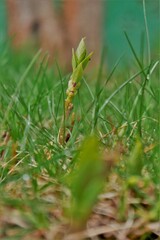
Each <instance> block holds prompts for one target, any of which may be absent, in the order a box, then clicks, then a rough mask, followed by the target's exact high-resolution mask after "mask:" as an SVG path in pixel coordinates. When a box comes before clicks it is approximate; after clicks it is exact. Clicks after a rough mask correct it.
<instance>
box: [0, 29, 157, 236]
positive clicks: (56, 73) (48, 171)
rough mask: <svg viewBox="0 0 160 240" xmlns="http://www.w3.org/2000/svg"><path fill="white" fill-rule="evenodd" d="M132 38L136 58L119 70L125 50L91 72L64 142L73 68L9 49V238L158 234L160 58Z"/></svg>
mask: <svg viewBox="0 0 160 240" xmlns="http://www.w3.org/2000/svg"><path fill="white" fill-rule="evenodd" d="M125 36H126V40H127V42H128V44H129V46H130V49H131V52H132V53H133V56H134V60H135V61H133V62H131V63H130V64H128V66H126V70H125V71H124V70H123V71H120V70H119V69H118V68H119V65H118V64H119V62H120V61H123V58H122V59H120V60H119V61H118V62H117V63H116V64H115V66H113V68H112V70H111V72H108V71H107V70H106V68H105V64H104V58H103V57H102V61H101V63H100V66H99V71H98V73H97V76H95V75H94V76H93V74H92V71H90V72H88V73H87V74H86V76H85V77H84V78H83V79H82V85H81V87H80V89H79V91H78V94H77V95H76V96H75V98H74V100H73V102H74V112H75V122H74V126H73V130H72V132H71V137H70V139H69V141H68V142H67V143H66V144H65V145H63V146H62V145H61V144H59V141H58V133H59V129H60V128H61V119H62V117H63V116H64V99H65V96H66V95H65V91H66V89H67V85H68V80H69V77H70V76H69V75H65V74H63V73H62V71H61V68H60V66H59V65H58V63H57V64H55V65H54V66H50V67H49V66H48V64H47V61H48V60H47V56H44V57H43V58H42V54H41V53H40V52H38V53H36V54H35V56H34V57H32V58H31V57H28V56H27V55H26V54H24V55H18V54H15V53H14V52H12V51H11V50H9V48H8V47H5V48H4V49H3V52H2V54H1V57H0V109H1V111H0V134H1V135H0V137H1V140H0V152H1V153H0V154H1V155H0V226H1V228H0V238H1V239H3V240H7V239H87V237H88V238H89V239H94V237H96V236H97V238H96V239H101V237H103V238H104V239H111V237H112V239H120V237H121V239H122V236H124V238H123V239H125V238H126V236H128V237H129V239H156V237H157V238H158V234H159V233H158V231H159V230H160V224H159V221H160V195H159V188H160V182H159V179H160V162H159V134H160V131H159V90H160V88H159V82H158V75H159V73H158V65H159V61H158V60H157V59H153V60H152V61H150V58H151V56H150V50H148V54H149V56H148V58H147V59H145V57H143V60H140V59H141V58H140V57H139V56H138V54H137V53H136V51H135V49H134V46H133V45H132V43H131V41H130V39H129V36H128V35H127V33H125ZM148 42H149V41H148ZM40 56H41V57H40ZM117 70H119V71H117ZM69 127H70V126H66V128H68V131H69ZM85 229H88V231H85ZM121 234H123V235H121Z"/></svg>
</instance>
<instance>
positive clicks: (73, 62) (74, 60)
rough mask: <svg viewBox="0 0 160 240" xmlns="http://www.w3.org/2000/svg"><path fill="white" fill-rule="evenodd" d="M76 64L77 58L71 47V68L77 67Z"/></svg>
mask: <svg viewBox="0 0 160 240" xmlns="http://www.w3.org/2000/svg"><path fill="white" fill-rule="evenodd" d="M77 65H78V59H77V56H76V53H75V52H74V49H73V48H72V68H73V70H74V69H75V68H76V67H77Z"/></svg>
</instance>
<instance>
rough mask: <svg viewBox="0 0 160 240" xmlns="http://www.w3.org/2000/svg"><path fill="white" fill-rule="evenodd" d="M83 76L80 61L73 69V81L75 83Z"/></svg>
mask: <svg viewBox="0 0 160 240" xmlns="http://www.w3.org/2000/svg"><path fill="white" fill-rule="evenodd" d="M82 76H83V68H82V63H80V64H79V65H78V66H77V68H76V69H75V70H74V71H73V74H72V80H73V82H75V83H77V82H79V81H80V80H81V78H82Z"/></svg>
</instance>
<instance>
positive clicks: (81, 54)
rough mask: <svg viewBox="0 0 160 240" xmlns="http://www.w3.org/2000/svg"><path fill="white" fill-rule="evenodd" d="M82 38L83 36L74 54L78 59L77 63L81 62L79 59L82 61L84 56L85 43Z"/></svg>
mask: <svg viewBox="0 0 160 240" xmlns="http://www.w3.org/2000/svg"><path fill="white" fill-rule="evenodd" d="M84 39H85V38H82V40H81V41H80V43H79V45H78V48H77V50H76V56H77V59H78V63H81V61H83V59H84V58H85V57H86V53H87V51H86V45H85V42H84Z"/></svg>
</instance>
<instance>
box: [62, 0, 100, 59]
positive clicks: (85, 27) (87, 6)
mask: <svg viewBox="0 0 160 240" xmlns="http://www.w3.org/2000/svg"><path fill="white" fill-rule="evenodd" d="M102 4H103V0H64V20H65V21H64V22H65V26H66V28H67V39H68V42H70V44H71V46H72V47H76V46H77V44H78V42H79V41H80V39H81V38H82V37H86V42H87V48H88V49H89V51H94V56H93V60H94V59H95V61H96V62H98V61H99V58H100V50H101V44H102Z"/></svg>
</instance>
